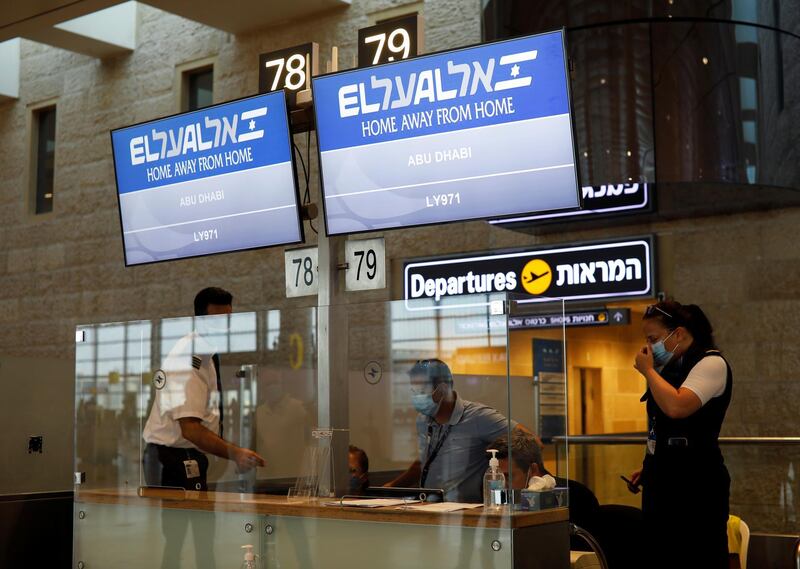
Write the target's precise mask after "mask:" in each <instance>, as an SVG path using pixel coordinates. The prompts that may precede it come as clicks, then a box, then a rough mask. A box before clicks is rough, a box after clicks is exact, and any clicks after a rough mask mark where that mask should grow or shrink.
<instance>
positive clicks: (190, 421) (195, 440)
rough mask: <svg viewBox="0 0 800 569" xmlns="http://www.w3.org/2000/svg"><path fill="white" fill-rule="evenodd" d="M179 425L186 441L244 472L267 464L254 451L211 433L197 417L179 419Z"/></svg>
mask: <svg viewBox="0 0 800 569" xmlns="http://www.w3.org/2000/svg"><path fill="white" fill-rule="evenodd" d="M178 423H180V425H181V435H183V438H184V439H186V440H187V441H189V442H191V443H192V444H194V445H195V446H196V447H197V448H199V449H200V450H202V451H203V452H207V453H209V454H213V455H215V456H218V457H220V458H227V459H229V460H232V461H234V462H235V463H236V465H237V466H238V467H239V470H240V471H242V472H245V471H247V470H250V469H251V468H254V467H256V466H264V465H265V464H266V463H265V462H264V459H263V458H261V457H260V456H259V455H258V454H256V453H255V452H253V451H252V450H250V449H248V448H241V447H237V446H236V445H234V444H231V443H229V442H228V441H226V440H225V439H223V438H222V437H220V436H219V435H216V434H215V433H212V432H211V431H209V430H208V429H207V428H205V427H204V426H203V424H202V423H201V421H200V419H198V418H196V417H185V418H183V419H178Z"/></svg>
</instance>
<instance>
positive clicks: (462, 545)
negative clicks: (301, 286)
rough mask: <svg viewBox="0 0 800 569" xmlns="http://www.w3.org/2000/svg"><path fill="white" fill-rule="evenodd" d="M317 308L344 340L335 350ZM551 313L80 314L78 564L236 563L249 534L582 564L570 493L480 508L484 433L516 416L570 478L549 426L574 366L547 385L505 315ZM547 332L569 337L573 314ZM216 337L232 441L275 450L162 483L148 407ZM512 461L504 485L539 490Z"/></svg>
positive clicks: (463, 309)
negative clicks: (323, 340) (87, 320)
mask: <svg viewBox="0 0 800 569" xmlns="http://www.w3.org/2000/svg"><path fill="white" fill-rule="evenodd" d="M320 311H326V312H327V315H326V316H327V318H328V321H329V322H331V323H333V324H332V325H333V326H334V327H335V331H334V332H335V334H336V336H337V337H338V338H340V339H341V342H342V344H341V345H342V347H343V349H342V350H337V351H336V353H335V354H334V353H331V354H327V356H328V357H323V358H320V357H319V356H320V354H319V353H318V351H317V344H316V339H317V337H318V335H317V334H318V330H317V328H316V327H317V323H318V322H319V315H320V314H319V313H320ZM539 312H541V313H547V314H552V313H553V312H562V313H563V303H562V302H560V301H549V302H540V303H534V304H531V303H521V302H518V301H517V299H514V298H511V297H507V296H505V295H476V296H463V297H457V298H451V299H441V300H439V301H435V300H433V299H431V300H420V301H414V302H410V301H409V302H406V301H393V302H380V303H366V304H349V305H341V306H329V307H316V308H297V309H284V310H265V311H259V312H238V313H233V314H229V315H224V316H223V317H222V318H220V317H215V319H214V320H213V325H211V324H212V322H210V321H209V320H208V318H207V317H191V316H187V317H181V318H164V319H157V320H139V321H131V322H122V323H109V324H93V325H88V326H79V327H78V329H77V331H76V352H75V361H76V364H75V366H76V367H75V385H76V394H75V427H76V448H75V472H76V479H75V481H76V484H75V512H74V515H75V518H74V554H73V555H74V566H83V567H87V568H90V567H122V566H125V567H131V568H140V567H141V568H148V569H150V568H152V567H187V568H188V567H201V568H205V567H208V568H216V567H220V568H222V567H238V566H240V565H241V563H242V558H243V557H242V556H243V552H244V551H247V550H245V549H242V547H243V546H253V551H254V553H255V555H256V561H257V566H258V567H261V568H264V569H266V568H273V567H274V568H278V567H280V568H282V569H286V568H298V569H299V568H311V567H313V568H340V567H341V568H344V567H348V568H353V567H384V568H405V567H408V568H411V567H414V568H415V569H416V568H425V567H431V568H433V567H436V568H439V567H459V568H476V569H477V568H481V569H485V568H497V569H500V568H508V569H511V568H524V569H534V568H545V567H546V568H560V567H564V568H566V567H568V566H569V528H568V510H567V508H566V507H565V506H567V501H568V497H567V496H560V499H559V500H549V499H548V498H545V497H544V496H542V497H541V498H542V499H540V500H539V501H538V502H537V503H536V507H533V506H532V505H531V504H532V503H533V502H536V500H532V499H530V496H528V497H527V498H526V500H524V502H525V504H526V505H523V504H522V503H521V502H523V500H520V499H518V498H520V497H521V496H523V492H522V491H520V490H515V491H513V492H511V491H504V495H505V496H508V497H509V498H510V499H508V498H506V501H508V502H510V503H508V504H507V505H504V506H502V507H499V508H493V509H491V511H490V509H485V508H484V507H483V496H482V492H483V490H482V486H483V475H484V472H485V471H486V469H487V467H488V464H489V458H490V455H489V454H488V453H487V452H486V450H487V449H488V448H489V447H490V445H491V444H492V443H493V442H494V441H497V440H500V441H501V442H502V440H507V439H505V438H504V437H508V436H512V437H513V436H515V433H516V434H519V433H521V432H524V433H526V435H525V436H530V437H533V438H534V439H535V440H537V441H539V442H541V438H540V437H539V435H542V437H544V438H545V444H543V446H542V448H541V450H542V456H543V459H542V461H543V465H541V469H542V470H543V471H548V472H552V473H553V474H554V475H557V476H560V477H563V478H567V477H568V473H567V472H566V468H567V466H566V465H567V457H566V455H565V454H564V453H560V454H559V455H558V458H556V454H555V451H554V450H553V449H552V448H550V446H551V445H548V444H547V443H546V440H547V437H552V436H556V435H560V436H564V435H566V432H565V428H566V427H565V426H566V398H565V380H564V374H563V368H562V374H561V385H560V387H559V384H558V382H553V381H552V373H551V381H549V382H548V389H547V392H545V393H540V392H539V390H538V388H537V385H538V384H537V382H534V380H533V373H534V369H536V364H535V362H534V351H533V348H532V346H531V345H530V342H529V341H528V340H526V341H524V342H523V341H516V340H515V337H514V333H513V330H509V328H508V319H509V318H510V317H514V316H519V315H522V314H535V313H539ZM464 323H468V324H469V325H464ZM541 333H542V338H545V339H549V340H550V341H551V342H552V343H553V345H556V344H558V343H560V347H561V350H562V353H563V349H564V341H565V335H564V330H563V328H553V329H547V330H542V331H541ZM187 337H188V338H189V339H190V340H191V341H189V343H188V345H189V348H188V357H187V359H186V365H185V366H182V365H181V364H176V363H175V359H176V358H175V357H174V354H175V346H176V345H177V344H178V343H179V342H183V344H184V345H186V344H187V340H186V339H187ZM199 338H202V341H201V340H200V339H199ZM201 345H208V346H211V348H210V350H211V351H213V352H214V353H215V354H217V356H218V360H219V376H220V385H221V396H220V398H219V399H215V398H214V394H213V393H211V394H210V398H209V401H210V402H209V406H213V408H214V409H219V413H220V415H221V416H222V421H221V426H222V432H223V438H225V439H226V440H228V441H229V442H231V443H234V444H236V445H239V446H241V447H244V448H249V449H252V450H253V451H255V452H256V453H258V454H259V455H260V456H261V457H263V458H264V460H265V465H264V466H263V467H256V468H252V469H249V470H247V471H242V470H241V469H240V468H238V467H237V466H236V464H235V463H234V462H232V461H229V460H225V459H222V458H217V457H214V456H211V455H209V456H208V460H209V466H208V475H207V477H208V489H207V490H193V489H191V488H189V489H186V488H175V487H163V486H158V485H156V486H153V485H147V484H146V482H145V479H144V475H143V469H142V451H143V448H144V447H145V443H144V440H143V430H144V427H145V425H146V422H147V418H148V415H149V414H150V412H151V407H152V406H153V403H154V401H155V400H156V398H157V397H162V398H163V397H166V395H165V393H168V392H169V390H170V389H172V392H170V395H169V396H170V397H180V396H181V388H180V385H181V379H180V378H181V377H182V374H185V373H187V372H189V373H191V371H190V370H191V366H192V361H193V358H192V356H194V355H196V354H195V353H194V352H195V351H198V350H200V347H199V346H201ZM432 362H438V363H432ZM320 365H325V366H329V367H328V369H322V368H320ZM182 367H183V368H186V369H182ZM420 369H422V370H424V371H425V373H426V374H428V375H427V376H425V377H421V376H419V374H416V375H415V373H416V372H415V373H411V372H412V370H416V371H417V372H419V370H420ZM429 371H430V373H428V372H429ZM448 373H449V377H448ZM426 378H427V379H426ZM428 380H429V383H427V384H426V381H428ZM159 392H161V395H158V393H159ZM428 398H429V399H430V403H426V402H427V401H428ZM215 412H216V411H215ZM465 425H466V426H467V428H464V426H465ZM543 425H544V426H545V427H546V429H547V430H548V432H546V433H542V432H538V431H541V429H542V428H543V427H542V426H543ZM528 433H529V435H528ZM443 435H444V442H443V443H442V444H439V440H440V439H441V438H442V436H443ZM498 437H499V438H498ZM532 440H533V439H532ZM437 447H438V452H434V451H436V449H437ZM512 452H513V449H512V445H508V455H507V458H508V460H507V462H506V463H504V464H508V463H511V461H512V460H513V456H512V454H511V453H512ZM431 455H434V458H433V460H432V461H430V462H431V464H427V463H428V462H429V461H428V460H427V459H428V458H430V456H431ZM437 461H438V464H437ZM506 469H507V470H508V468H506ZM423 472H424V479H426V481H425V483H423V484H420V482H421V475H422V474H423ZM515 474H516V476H517V477H519V476H520V475H519V474H517V473H516V472H515V470H514V469H510V470H508V471H506V472H505V473H504V475H505V481H506V488H507V489H511V488H516V489H520V488H524V487H526V485H527V482H528V480H524V481H522V480H516V479H515V478H514V476H515ZM408 480H411V481H412V482H411V483H402V484H401V482H404V481H408ZM420 487H422V490H420ZM354 500H358V501H359V502H358V505H359V506H361V507H355V506H354V505H353V501H354ZM423 500H424V501H423ZM515 502H516V503H515ZM423 552H424V555H423V554H422V553H423Z"/></svg>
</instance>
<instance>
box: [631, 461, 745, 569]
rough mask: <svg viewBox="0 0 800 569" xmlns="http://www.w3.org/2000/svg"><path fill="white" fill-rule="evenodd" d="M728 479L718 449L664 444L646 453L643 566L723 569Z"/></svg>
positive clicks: (643, 496)
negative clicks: (644, 563)
mask: <svg viewBox="0 0 800 569" xmlns="http://www.w3.org/2000/svg"><path fill="white" fill-rule="evenodd" d="M709 455H710V456H709ZM730 484H731V480H730V476H729V475H728V470H727V468H725V465H724V463H723V461H722V457H721V455H719V454H718V449H717V450H716V451H715V450H711V449H709V450H708V451H704V450H702V449H700V450H698V449H688V448H685V447H683V448H682V447H678V448H673V447H667V448H659V449H657V450H656V455H655V456H648V457H647V458H646V459H645V463H644V471H643V472H642V488H643V494H642V514H643V516H644V525H645V536H644V544H643V545H644V551H645V553H646V557H647V558H648V564H647V566H648V567H654V568H662V567H664V568H667V567H669V568H672V569H674V568H675V567H680V568H682V569H690V568H698V569H701V568H702V569H727V567H728V566H729V565H728V530H727V528H728V515H729V506H728V500H729V496H730Z"/></svg>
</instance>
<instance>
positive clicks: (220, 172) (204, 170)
mask: <svg viewBox="0 0 800 569" xmlns="http://www.w3.org/2000/svg"><path fill="white" fill-rule="evenodd" d="M111 140H112V146H113V151H114V164H115V169H116V178H117V190H118V193H119V208H120V219H121V221H122V235H123V244H124V248H125V262H126V264H127V265H138V264H142V263H152V262H156V261H165V260H170V259H180V258H184V257H196V256H199V255H208V254H212V253H222V252H228V251H238V250H242V249H253V248H257V247H267V246H270V245H281V244H288V243H298V242H300V241H302V240H303V236H302V228H301V224H300V218H299V212H298V199H297V186H296V181H295V171H294V166H293V162H292V148H291V138H290V133H289V122H288V115H287V110H286V99H285V95H284V93H283V91H277V92H274V93H269V94H266V95H259V96H256V97H250V98H248V99H241V100H238V101H233V102H230V103H224V104H221V105H216V106H213V107H208V108H205V109H202V110H199V111H193V112H190V113H184V114H181V115H177V116H173V117H169V118H165V119H160V120H156V121H152V122H147V123H143V124H140V125H136V126H130V127H126V128H121V129H118V130H114V131H112V133H111Z"/></svg>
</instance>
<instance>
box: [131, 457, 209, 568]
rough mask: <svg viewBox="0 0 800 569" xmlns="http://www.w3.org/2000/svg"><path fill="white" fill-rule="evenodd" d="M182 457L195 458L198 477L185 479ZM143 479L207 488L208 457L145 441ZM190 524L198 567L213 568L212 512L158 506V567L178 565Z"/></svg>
mask: <svg viewBox="0 0 800 569" xmlns="http://www.w3.org/2000/svg"><path fill="white" fill-rule="evenodd" d="M185 460H196V461H197V465H198V467H199V468H200V476H199V477H197V478H187V477H186V468H185V465H184V463H183V462H184V461H185ZM142 464H143V466H144V477H145V482H146V483H147V485H148V486H163V487H168V488H184V489H186V490H201V491H206V490H208V480H207V475H208V458H207V457H206V455H204V454H203V453H202V452H200V451H198V450H196V449H181V448H172V447H166V446H163V445H156V444H152V443H148V444H147V446H146V447H145V450H144V456H143V457H142ZM189 525H191V526H192V534H193V536H194V548H195V562H194V566H195V567H198V569H214V568H215V567H216V560H215V556H214V535H215V533H216V527H215V517H214V513H213V512H195V511H192V510H174V509H170V508H162V510H161V532H162V534H163V535H164V549H163V554H162V557H161V568H162V569H173V568H175V567H179V566H180V564H181V559H183V558H184V557H185V556H183V555H182V550H183V543H184V541H185V540H186V533H187V532H188V530H189Z"/></svg>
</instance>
